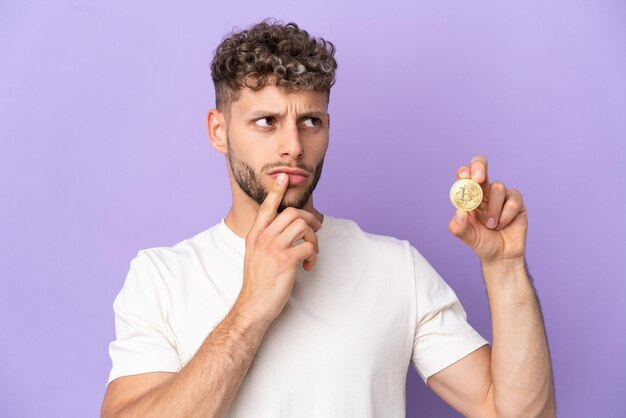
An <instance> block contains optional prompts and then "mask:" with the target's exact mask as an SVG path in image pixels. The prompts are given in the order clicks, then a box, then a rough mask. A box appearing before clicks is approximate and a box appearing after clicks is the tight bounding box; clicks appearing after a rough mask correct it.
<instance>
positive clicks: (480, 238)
mask: <svg viewBox="0 0 626 418" xmlns="http://www.w3.org/2000/svg"><path fill="white" fill-rule="evenodd" d="M334 51H335V50H334V46H333V44H332V43H330V42H327V41H325V40H323V39H315V38H311V37H310V36H309V34H308V33H307V32H305V31H303V30H301V29H299V28H298V26H297V25H295V24H287V25H282V24H279V23H276V22H270V23H268V22H262V23H260V24H258V25H255V26H253V27H251V28H250V29H248V30H244V31H242V32H239V33H235V34H232V36H230V37H229V38H227V39H225V40H223V41H222V43H221V44H220V46H219V47H218V49H217V51H216V54H215V57H214V60H213V64H212V78H213V81H214V83H215V90H216V109H211V110H210V111H209V113H208V117H207V126H208V131H209V137H210V140H211V144H212V145H213V147H214V148H215V149H216V150H217V151H219V152H221V153H223V154H225V156H226V162H227V167H228V169H229V176H230V185H231V190H232V197H233V204H232V207H231V209H230V211H229V212H228V214H227V215H226V217H225V218H224V219H222V221H221V222H220V223H218V224H217V225H215V226H213V227H212V228H209V229H208V230H206V231H203V232H201V233H199V234H197V235H195V236H194V237H192V238H189V239H187V240H184V241H182V242H180V243H178V244H176V245H175V246H173V247H159V248H152V249H147V250H142V251H139V253H138V255H137V256H136V257H135V259H133V261H132V263H131V267H130V271H129V272H128V276H127V278H126V282H125V284H124V287H123V288H122V290H121V291H120V293H119V295H118V296H117V298H116V300H115V303H114V309H115V314H116V335H117V338H116V340H115V341H114V342H112V343H111V346H110V353H111V358H112V361H113V368H112V370H111V374H110V377H109V383H108V386H107V390H106V394H105V398H104V402H103V406H102V416H104V417H130V416H133V417H134V416H141V417H144V416H163V417H176V416H193V417H222V416H227V417H277V416H285V417H385V418H388V417H403V416H404V415H405V383H406V371H407V367H408V365H409V364H413V365H414V367H415V368H416V370H417V371H418V373H419V374H420V376H421V378H422V379H424V381H426V382H427V384H428V386H429V387H430V388H431V389H432V390H433V391H435V392H436V393H437V394H438V395H439V396H440V397H441V398H443V399H444V400H445V401H446V402H447V403H448V404H450V405H451V406H452V407H453V408H454V409H456V410H457V411H459V412H460V413H461V414H463V415H465V416H471V417H496V416H498V417H500V416H503V417H504V416H506V417H509V416H523V417H551V416H554V415H555V401H554V389H553V380H552V372H551V365H550V356H549V352H548V345H547V341H546V335H545V331H544V326H543V322H542V317H541V312H540V309H539V305H538V301H537V298H536V296H535V293H534V289H533V287H532V284H531V281H530V278H529V275H528V274H527V271H526V268H525V262H524V255H525V242H526V230H527V218H526V209H525V207H524V203H523V200H522V196H521V194H520V193H519V192H518V191H516V190H513V189H507V188H506V187H505V185H504V184H502V183H501V182H494V183H489V181H488V179H487V160H486V159H485V158H484V157H482V156H477V157H475V158H473V159H472V160H471V162H470V164H469V165H468V166H461V167H459V169H458V171H457V178H469V177H472V178H473V179H475V180H476V181H477V182H479V183H480V184H481V186H482V188H483V192H484V196H485V198H484V201H483V203H482V204H481V206H480V207H479V208H477V209H476V210H474V211H472V212H469V213H466V212H462V211H457V213H456V216H455V218H454V219H453V220H451V221H450V224H449V229H450V231H451V232H452V233H453V234H454V235H456V236H458V237H459V238H460V239H461V240H463V241H464V242H465V243H467V244H468V245H469V246H470V247H471V248H472V250H473V251H474V252H475V253H476V254H477V255H478V256H479V257H480V260H481V262H482V269H483V274H484V278H485V283H486V286H487V291H488V295H489V302H490V306H491V312H492V319H493V339H494V341H493V348H491V347H490V346H489V345H488V344H487V342H486V341H485V340H484V339H483V338H482V337H481V336H480V335H478V333H476V331H474V329H473V328H472V327H471V326H470V325H469V324H468V323H467V322H466V315H465V311H464V310H463V308H462V306H461V304H460V302H459V301H458V299H457V298H456V296H455V294H454V292H453V291H452V290H451V289H450V288H449V287H448V286H447V285H446V284H445V282H444V281H443V279H442V278H441V277H440V276H439V275H438V274H437V273H436V272H435V270H434V269H433V268H432V266H430V264H429V263H428V262H427V261H426V260H425V259H424V258H423V257H422V256H421V254H420V253H419V252H418V251H417V250H416V249H415V248H414V247H413V246H411V245H410V243H409V242H408V241H401V240H398V239H395V238H392V237H386V236H382V235H374V234H369V233H367V232H364V231H362V230H361V229H360V228H359V227H358V225H357V224H356V223H355V222H354V221H351V220H347V219H339V218H334V217H331V216H329V215H323V214H322V213H320V212H319V211H317V210H316V209H315V208H314V206H313V195H312V193H313V190H314V189H315V186H316V184H317V182H318V180H319V179H320V176H321V172H322V167H323V162H324V156H325V154H326V150H327V148H328V140H329V128H330V117H329V114H328V112H327V106H328V100H329V94H330V88H331V86H332V85H333V84H334V80H335V69H336V67H337V64H336V61H335V59H334Z"/></svg>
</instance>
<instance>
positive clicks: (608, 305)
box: [0, 0, 626, 417]
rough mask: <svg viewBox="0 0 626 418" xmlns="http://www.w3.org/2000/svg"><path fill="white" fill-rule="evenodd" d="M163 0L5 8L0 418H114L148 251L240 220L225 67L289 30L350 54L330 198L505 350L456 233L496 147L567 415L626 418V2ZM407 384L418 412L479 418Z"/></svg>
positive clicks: (323, 191)
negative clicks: (120, 295) (217, 99)
mask: <svg viewBox="0 0 626 418" xmlns="http://www.w3.org/2000/svg"><path fill="white" fill-rule="evenodd" d="M157 3H159V2H149V1H136V2H122V1H107V2H95V1H82V2H80V1H57V2H42V3H40V4H38V3H37V2H35V1H24V2H18V1H13V2H7V1H3V2H0V138H1V140H2V142H1V144H2V148H1V150H0V151H1V152H0V187H1V192H2V196H3V198H2V204H1V205H0V228H1V229H0V240H1V247H0V262H1V265H2V278H1V281H0V294H1V295H2V299H3V301H2V303H1V304H0V318H2V324H3V326H2V331H3V332H2V342H1V344H0V370H1V372H2V376H3V378H2V381H1V382H2V383H0V385H1V386H0V415H1V416H3V417H41V416H50V417H53V416H54V417H86V416H97V414H98V411H99V408H100V403H101V399H102V395H103V393H104V385H105V382H106V379H107V374H108V371H109V368H110V360H109V357H108V352H107V349H108V343H109V342H110V340H111V339H112V338H113V337H114V328H113V312H112V303H113V299H114V297H115V295H116V294H117V292H118V291H119V289H120V287H121V285H122V283H123V280H124V278H125V275H126V272H127V270H128V267H129V263H130V260H131V259H132V258H133V257H134V256H135V254H136V253H137V251H138V250H139V249H143V248H148V247H152V246H165V245H173V244H175V243H176V242H178V241H180V240H182V239H185V238H188V237H190V236H192V235H194V234H195V233H197V232H200V231H202V230H204V229H206V228H208V227H210V226H212V225H214V224H215V223H217V222H219V219H220V218H221V217H222V216H224V215H225V213H226V212H227V210H228V208H229V205H230V189H229V187H228V182H227V171H226V164H225V161H224V158H223V156H222V155H221V154H218V153H217V152H215V151H214V150H213V149H212V148H211V146H210V144H209V141H208V139H207V134H206V131H205V122H204V117H205V113H206V111H207V110H208V109H209V108H210V107H212V106H213V105H214V101H213V86H212V84H211V79H210V68H209V66H210V61H211V58H212V53H213V51H214V49H215V47H216V46H217V44H218V43H219V41H220V40H221V38H222V36H224V35H225V34H226V33H227V32H229V31H230V30H231V29H232V28H233V26H237V27H239V28H245V27H247V26H248V25H250V24H252V23H254V22H256V21H258V20H260V19H262V18H265V17H269V16H274V17H277V18H280V19H283V20H285V21H289V20H294V21H296V22H297V23H298V24H299V25H300V26H301V27H303V28H305V29H307V30H308V31H309V32H310V33H312V34H314V35H316V36H324V37H326V38H327V39H329V40H331V41H333V42H334V43H335V44H336V46H337V48H338V52H337V59H338V62H339V70H338V78H337V84H336V86H335V87H334V89H333V91H332V95H331V102H330V112H331V114H332V117H333V119H332V129H331V141H330V147H329V151H328V154H327V158H326V164H325V167H324V173H323V175H322V178H321V181H320V183H319V185H318V188H317V190H316V193H315V202H316V207H317V208H318V209H319V210H320V211H321V212H322V213H328V214H330V215H333V216H339V217H349V218H352V219H355V220H356V221H357V222H358V223H359V224H360V225H361V226H362V227H363V228H364V229H365V230H367V231H370V232H373V233H380V234H385V235H393V236H396V237H398V238H401V239H408V240H410V241H411V242H412V243H413V245H415V246H416V247H417V248H418V249H419V250H420V251H421V252H422V253H423V254H424V255H425V256H426V257H427V259H428V260H429V261H430V262H431V263H432V264H433V265H434V266H435V268H436V269H437V270H438V271H439V272H440V273H441V275H442V276H443V277H444V278H445V279H446V280H447V281H448V282H449V283H450V284H451V285H452V286H453V288H454V289H455V290H456V292H457V294H458V295H459V297H460V299H461V301H462V302H463V303H464V305H465V307H466V310H467V312H468V315H469V319H470V322H471V323H472V324H473V325H474V326H475V327H476V328H477V329H478V330H479V331H480V332H481V333H482V334H483V335H484V336H485V337H487V338H491V332H490V318H489V310H488V305H487V300H486V295H485V290H484V285H483V283H482V278H481V272H480V266H479V263H478V259H477V258H476V256H475V255H474V254H473V253H472V252H471V250H470V249H469V248H468V247H466V246H465V245H464V244H462V243H461V242H460V241H458V240H457V238H455V237H454V236H452V235H451V234H450V233H449V232H448V230H447V224H448V221H449V220H450V219H451V217H452V215H453V213H454V209H453V207H452V206H451V204H450V202H449V200H448V190H449V187H450V185H451V184H452V182H453V181H454V179H455V171H456V169H457V167H458V166H459V165H461V164H467V163H468V162H469V160H470V158H471V157H472V156H473V155H476V154H484V155H486V156H487V158H488V159H489V163H490V179H491V180H492V181H495V180H501V181H503V182H504V183H505V184H506V185H507V187H512V188H517V189H519V190H520V191H521V192H522V194H523V196H524V198H525V202H526V205H527V207H528V214H529V233H528V250H527V258H528V262H529V266H530V269H531V273H532V274H533V276H534V278H535V283H536V287H537V289H538V293H539V295H540V297H541V302H542V305H543V309H544V315H545V320H546V325H547V330H548V334H549V341H550V347H551V350H552V356H553V362H554V371H555V375H556V390H557V397H558V406H559V409H560V414H559V415H560V416H562V417H591V416H598V417H599V416H601V417H618V416H624V413H625V412H626V397H625V396H623V394H624V388H626V378H625V376H624V374H625V372H626V314H625V310H624V309H625V308H624V306H626V284H625V282H626V280H624V279H625V278H626V277H625V275H624V273H623V272H624V257H625V256H626V240H625V236H626V220H625V215H624V205H625V204H626V183H625V181H624V178H625V175H626V170H625V169H624V167H626V146H625V140H626V105H625V101H626V47H625V46H624V45H625V44H626V42H625V41H626V5H625V4H624V2H623V1H619V0H615V1H604V0H603V1H598V0H595V1H591V0H589V1H575V2H573V1H553V2H545V1H539V0H534V1H524V2H517V3H516V4H512V2H506V4H504V3H505V2H495V1H494V2H484V1H477V2H467V1H459V2H455V1H440V0H439V1H426V2H425V1H421V2H409V1H402V2H389V1H386V2H382V1H381V2H376V3H374V2H372V3H370V2H359V3H353V4H348V3H344V4H336V3H335V2H331V1H329V0H322V1H318V2H314V3H303V4H301V5H300V4H296V2H293V1H275V2H272V3H263V2H257V1H244V2H236V3H233V4H232V5H226V4H224V3H225V2H223V3H217V2H201V1H193V2H184V3H182V4H184V5H185V6H178V5H176V4H175V3H174V2H170V4H169V5H160V4H157ZM548 3H550V4H548ZM468 384H471V382H468ZM407 385H408V386H407V416H409V417H417V416H424V417H434V416H436V417H456V416H458V414H456V413H454V412H453V411H451V410H450V408H448V407H447V406H446V405H445V404H443V402H441V401H440V400H439V399H438V398H437V397H436V396H435V395H433V394H432V393H430V391H429V390H428V389H427V388H426V387H425V386H424V385H423V383H422V382H421V380H419V378H418V377H417V374H416V373H415V371H414V370H413V369H412V367H410V368H409V373H408V382H407Z"/></svg>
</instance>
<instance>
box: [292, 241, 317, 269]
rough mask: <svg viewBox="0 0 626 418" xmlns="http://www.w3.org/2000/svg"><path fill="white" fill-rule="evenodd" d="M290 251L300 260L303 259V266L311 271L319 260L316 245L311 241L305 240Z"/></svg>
mask: <svg viewBox="0 0 626 418" xmlns="http://www.w3.org/2000/svg"><path fill="white" fill-rule="evenodd" d="M289 252H290V253H291V254H292V255H293V256H295V257H296V259H298V260H299V261H302V262H303V264H302V268H303V269H305V270H306V271H311V270H312V269H313V266H314V265H315V261H316V260H317V256H316V254H315V246H314V245H313V244H312V243H310V242H308V241H307V242H303V243H302V244H300V245H296V246H295V247H293V248H292V249H290V250H289Z"/></svg>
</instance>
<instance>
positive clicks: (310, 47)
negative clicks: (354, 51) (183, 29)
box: [211, 19, 337, 112]
mask: <svg viewBox="0 0 626 418" xmlns="http://www.w3.org/2000/svg"><path fill="white" fill-rule="evenodd" d="M334 55H335V46H334V44H333V43H332V42H330V41H327V40H325V39H323V38H317V39H316V38H314V37H311V36H310V35H309V33H308V32H307V31H305V30H303V29H300V28H299V27H298V25H296V24H295V23H293V22H290V23H287V24H283V23H282V22H277V21H275V20H274V21H271V20H270V19H265V20H264V21H262V22H260V23H257V24H255V25H253V26H251V27H250V28H249V29H246V30H243V31H240V32H238V33H231V34H230V35H229V36H227V37H225V38H224V39H223V40H222V42H221V43H220V45H219V46H218V47H217V49H216V50H215V56H214V58H213V62H212V63H211V78H212V79H213V84H214V86H215V105H216V108H217V109H218V110H220V111H225V112H228V111H229V109H230V104H231V103H232V102H234V101H236V100H237V99H238V97H239V92H240V90H241V89H243V88H245V87H247V88H250V89H252V90H253V91H257V90H260V89H261V88H263V87H265V86H266V85H269V84H273V85H276V86H278V87H280V88H284V89H287V90H297V89H312V90H317V91H322V92H326V93H327V99H326V100H327V103H328V100H329V99H330V88H331V87H332V86H333V84H334V83H335V70H336V69H337V61H336V60H335V58H334Z"/></svg>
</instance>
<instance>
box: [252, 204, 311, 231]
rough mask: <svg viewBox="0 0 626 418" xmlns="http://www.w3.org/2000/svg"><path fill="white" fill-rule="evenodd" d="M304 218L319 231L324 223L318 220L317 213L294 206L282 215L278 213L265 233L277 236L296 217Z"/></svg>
mask: <svg viewBox="0 0 626 418" xmlns="http://www.w3.org/2000/svg"><path fill="white" fill-rule="evenodd" d="M298 218H301V219H303V220H304V221H305V222H306V223H307V224H308V225H309V226H310V227H311V228H312V229H313V231H318V230H319V229H320V228H321V227H322V223H321V222H320V221H318V220H317V218H316V217H315V215H313V214H312V213H311V212H308V211H306V210H304V209H296V208H293V207H288V208H286V209H285V210H284V211H283V212H282V213H281V214H280V215H278V216H277V217H276V218H275V219H274V220H273V221H272V223H270V225H269V226H267V228H265V231H264V232H265V233H266V234H267V235H268V236H269V237H275V236H277V235H279V234H281V233H282V232H283V231H284V230H285V229H286V228H287V227H288V226H289V225H291V224H292V223H293V222H294V221H295V220H296V219H298Z"/></svg>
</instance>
